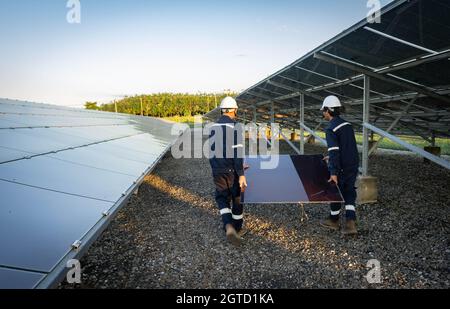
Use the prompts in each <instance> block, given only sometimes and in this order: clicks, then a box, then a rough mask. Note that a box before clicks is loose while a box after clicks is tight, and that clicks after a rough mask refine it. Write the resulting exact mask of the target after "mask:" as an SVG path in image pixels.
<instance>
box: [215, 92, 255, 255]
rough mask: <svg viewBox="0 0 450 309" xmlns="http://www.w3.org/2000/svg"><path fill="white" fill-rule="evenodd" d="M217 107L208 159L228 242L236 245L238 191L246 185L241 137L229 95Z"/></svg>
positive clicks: (238, 238) (239, 222)
mask: <svg viewBox="0 0 450 309" xmlns="http://www.w3.org/2000/svg"><path fill="white" fill-rule="evenodd" d="M220 109H221V111H222V117H221V118H220V119H219V121H218V122H217V123H215V124H214V125H213V127H212V130H211V135H210V141H211V142H213V144H212V145H211V151H213V153H214V155H213V156H212V157H211V159H210V164H211V168H212V172H213V178H214V184H215V187H216V202H217V204H218V206H219V210H220V215H221V216H222V221H223V224H224V229H225V232H226V236H227V239H228V241H229V242H231V243H232V244H234V245H236V246H239V245H240V244H241V242H242V238H241V236H243V234H244V233H245V232H244V230H243V229H242V228H243V222H244V215H243V212H244V209H243V206H242V204H241V192H243V191H244V190H245V188H246V187H247V181H246V179H245V176H244V158H243V157H244V141H243V132H242V130H240V126H239V124H238V123H236V121H235V119H236V117H237V111H238V105H237V102H236V100H234V99H233V98H231V97H227V98H225V99H224V100H223V101H222V103H221V105H220Z"/></svg>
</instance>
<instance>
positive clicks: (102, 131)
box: [0, 99, 176, 288]
mask: <svg viewBox="0 0 450 309" xmlns="http://www.w3.org/2000/svg"><path fill="white" fill-rule="evenodd" d="M171 127H172V124H171V123H169V122H166V121H164V120H159V119H153V118H148V117H138V116H128V115H121V114H113V113H103V112H97V111H86V110H76V109H70V108H64V107H57V106H52V105H45V104H36V103H29V102H19V101H11V100H6V99H0V196H1V202H0V288H36V287H44V288H46V287H50V286H52V285H54V284H55V283H58V280H60V279H61V276H62V275H63V273H64V269H65V266H66V265H65V264H66V262H67V260H69V259H70V258H74V257H79V256H80V255H81V253H82V252H84V251H85V250H86V249H87V247H88V246H89V244H91V243H92V241H93V240H94V239H95V238H96V237H97V236H98V234H99V233H100V232H101V231H102V229H104V228H105V227H106V224H107V223H108V222H109V221H110V220H111V218H112V216H113V215H114V213H115V212H116V211H117V210H119V209H120V207H121V206H122V205H123V204H124V203H125V202H126V200H127V199H128V197H129V196H130V194H132V193H133V192H134V191H135V189H136V187H137V186H138V185H139V183H140V182H142V180H143V178H144V176H145V175H146V174H147V173H148V172H149V171H151V170H152V169H153V167H154V166H155V165H156V164H157V163H158V161H159V160H160V159H161V158H162V156H163V155H164V154H165V153H166V152H167V151H168V149H169V148H170V146H171V145H172V144H173V142H174V141H175V139H176V137H174V136H172V135H171ZM77 243H78V245H81V247H79V248H78V245H77V246H73V245H74V244H77ZM77 248H78V249H77Z"/></svg>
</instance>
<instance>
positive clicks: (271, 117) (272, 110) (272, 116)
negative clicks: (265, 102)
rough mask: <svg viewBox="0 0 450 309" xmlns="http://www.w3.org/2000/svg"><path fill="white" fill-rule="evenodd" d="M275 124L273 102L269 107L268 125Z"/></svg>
mask: <svg viewBox="0 0 450 309" xmlns="http://www.w3.org/2000/svg"><path fill="white" fill-rule="evenodd" d="M273 123H275V106H274V104H273V102H272V103H271V105H270V124H273Z"/></svg>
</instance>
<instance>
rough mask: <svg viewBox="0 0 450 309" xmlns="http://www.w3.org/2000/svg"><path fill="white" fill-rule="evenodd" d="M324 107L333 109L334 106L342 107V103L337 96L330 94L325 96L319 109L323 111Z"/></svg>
mask: <svg viewBox="0 0 450 309" xmlns="http://www.w3.org/2000/svg"><path fill="white" fill-rule="evenodd" d="M326 107H327V108H330V109H334V108H335V107H342V104H341V101H340V100H339V98H338V97H336V96H334V95H330V96H329V97H326V98H325V100H324V101H323V105H322V109H321V111H323V110H324V109H325V108H326Z"/></svg>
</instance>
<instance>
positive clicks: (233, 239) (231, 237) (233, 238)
mask: <svg viewBox="0 0 450 309" xmlns="http://www.w3.org/2000/svg"><path fill="white" fill-rule="evenodd" d="M226 232H227V240H228V241H229V242H230V243H231V244H233V245H234V246H236V247H239V246H240V245H241V244H242V238H241V237H239V235H238V233H237V232H236V229H235V228H234V227H233V225H231V224H228V225H227V226H226Z"/></svg>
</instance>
